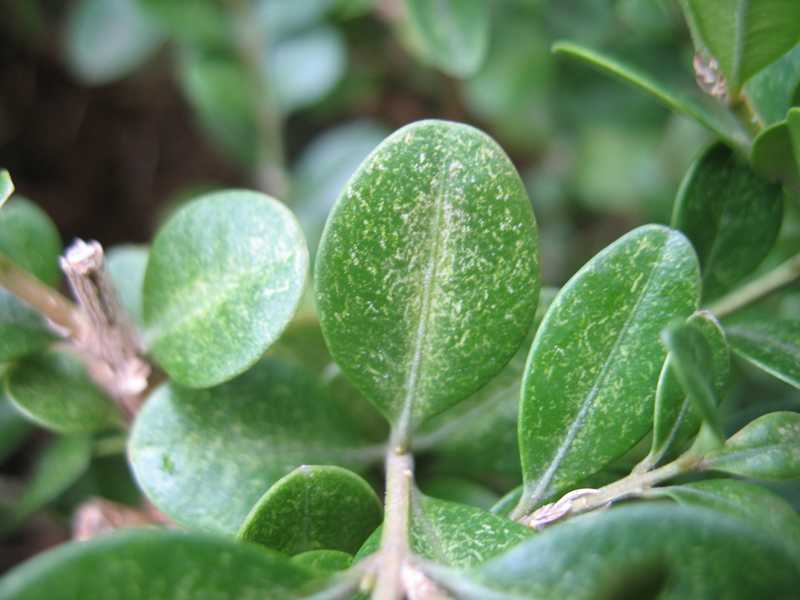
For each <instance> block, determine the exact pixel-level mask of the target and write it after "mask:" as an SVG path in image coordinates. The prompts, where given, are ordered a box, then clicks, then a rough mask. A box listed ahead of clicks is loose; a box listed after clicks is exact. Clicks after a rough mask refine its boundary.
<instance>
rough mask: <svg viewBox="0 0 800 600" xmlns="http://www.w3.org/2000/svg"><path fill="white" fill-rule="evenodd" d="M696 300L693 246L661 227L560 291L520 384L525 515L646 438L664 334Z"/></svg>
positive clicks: (605, 255) (635, 237) (631, 238)
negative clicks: (555, 492) (675, 319)
mask: <svg viewBox="0 0 800 600" xmlns="http://www.w3.org/2000/svg"><path fill="white" fill-rule="evenodd" d="M698 296H699V267H698V264H697V258H696V257H695V254H694V252H693V251H692V247H691V245H690V244H689V241H688V240H687V239H686V238H685V237H684V236H683V235H682V234H681V233H680V232H677V231H674V230H671V229H668V228H666V227H662V226H660V225H647V226H644V227H640V228H638V229H636V230H634V231H632V232H630V233H628V234H627V235H625V236H623V237H622V238H620V239H619V240H617V241H616V242H614V243H613V244H612V245H610V246H609V247H607V248H606V249H605V250H603V251H602V252H600V253H599V254H598V255H597V256H595V257H594V258H593V259H592V260H590V261H589V262H588V263H587V264H586V265H584V266H583V268H581V270H580V271H578V273H576V274H575V275H574V276H573V277H572V279H570V281H569V282H568V283H567V284H566V285H565V286H564V287H563V288H562V289H561V291H560V292H559V294H558V296H556V298H555V300H554V301H553V304H552V305H551V306H550V309H549V310H548V312H547V314H546V315H545V317H544V320H543V321H542V324H541V325H540V326H539V330H538V331H537V332H536V337H535V338H534V341H533V345H532V346H531V351H530V354H529V356H528V363H527V366H526V370H525V378H524V379H523V382H522V400H521V405H520V420H519V442H520V454H521V459H522V472H523V477H524V481H525V498H524V499H523V504H522V505H521V506H520V510H521V511H525V510H530V509H531V508H532V507H533V506H535V505H536V503H537V502H538V501H539V500H541V499H542V498H543V497H544V496H545V495H547V494H548V493H549V492H554V491H556V490H558V489H562V488H565V487H568V486H571V485H573V484H575V483H577V482H578V481H580V480H581V479H583V478H585V477H586V476H588V475H591V474H592V473H595V472H597V471H599V470H600V469H602V468H603V467H604V466H606V465H607V464H609V463H610V462H611V461H613V460H614V459H615V458H617V457H619V456H621V455H622V454H624V453H625V452H626V451H627V450H629V449H630V448H631V447H632V446H633V445H634V444H636V443H637V442H638V441H639V440H640V439H641V438H642V437H643V436H644V435H645V434H646V433H647V431H648V430H649V429H650V427H651V424H652V410H653V400H654V396H655V391H656V384H657V382H658V373H659V371H660V369H661V365H662V364H663V362H664V358H665V355H666V351H665V350H664V347H663V346H662V345H661V343H660V341H659V334H660V332H661V330H662V329H663V328H664V327H665V326H666V325H667V323H669V322H670V321H672V320H673V319H674V318H676V317H682V318H684V319H685V318H687V317H688V316H689V315H690V314H692V312H693V311H694V310H695V309H696V307H697V303H698ZM576 365H579V367H576Z"/></svg>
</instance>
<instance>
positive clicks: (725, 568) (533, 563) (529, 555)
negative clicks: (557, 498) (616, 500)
mask: <svg viewBox="0 0 800 600" xmlns="http://www.w3.org/2000/svg"><path fill="white" fill-rule="evenodd" d="M742 565H747V568H742ZM649 566H653V567H656V568H662V569H664V570H665V571H666V573H667V575H668V576H667V577H666V578H665V580H666V581H665V584H664V588H663V589H662V590H660V592H661V593H660V594H659V595H658V598H660V599H661V598H663V599H668V600H673V599H675V600H677V599H679V598H720V597H724V598H731V599H732V600H747V599H749V598H759V597H771V598H780V597H785V598H790V597H791V596H792V594H794V593H795V592H796V590H797V586H798V585H800V571H798V569H797V559H796V558H795V557H794V556H793V555H792V554H791V553H790V552H789V551H788V550H787V549H786V546H785V545H784V543H783V542H782V540H780V539H779V538H777V539H776V538H775V537H774V536H773V535H772V534H771V533H770V532H767V531H764V530H762V529H761V528H760V527H758V526H751V525H748V524H747V523H744V522H743V521H742V520H741V519H736V518H732V517H729V516H727V515H721V514H719V513H716V512H713V511H710V510H707V509H700V508H689V507H680V506H672V505H637V506H625V507H621V508H616V509H612V510H610V511H603V512H599V513H594V514H589V515H583V516H579V517H576V518H574V519H571V520H569V521H568V522H566V523H562V524H558V525H555V526H552V527H550V528H547V529H545V530H544V532H542V533H540V534H538V535H536V536H534V537H532V538H530V539H529V540H526V541H525V542H523V543H522V544H520V545H518V546H517V547H516V548H513V549H511V550H510V551H509V552H507V553H505V554H504V555H502V556H499V557H497V558H496V559H494V560H492V561H490V562H488V563H486V564H485V565H483V566H482V567H479V568H478V569H475V570H473V571H472V575H471V577H472V578H473V579H474V580H477V581H478V582H479V583H481V584H483V585H485V586H487V587H488V588H489V589H490V590H493V591H495V592H504V593H506V594H511V595H512V596H513V597H515V598H571V599H575V600H581V599H587V600H588V599H594V598H597V594H598V590H602V589H604V588H605V587H606V586H607V585H609V584H611V583H612V582H613V580H614V578H616V577H618V575H619V573H620V572H624V571H627V570H628V569H630V568H631V567H639V568H645V567H649Z"/></svg>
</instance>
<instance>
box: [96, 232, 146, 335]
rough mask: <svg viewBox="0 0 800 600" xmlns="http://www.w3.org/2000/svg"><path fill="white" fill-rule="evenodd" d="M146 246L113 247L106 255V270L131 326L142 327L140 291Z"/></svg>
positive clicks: (142, 283) (141, 289)
mask: <svg viewBox="0 0 800 600" xmlns="http://www.w3.org/2000/svg"><path fill="white" fill-rule="evenodd" d="M147 252H148V250H147V247H146V246H115V247H114V248H111V249H110V250H109V251H108V252H107V253H106V269H107V271H108V274H109V276H110V277H111V281H112V282H113V284H114V289H115V290H116V292H117V296H118V298H119V302H120V304H121V305H122V308H123V309H124V310H125V312H126V313H127V315H128V317H130V319H131V321H132V324H133V325H136V326H138V327H142V326H143V324H144V315H143V310H142V291H143V287H144V273H145V270H146V269H147Z"/></svg>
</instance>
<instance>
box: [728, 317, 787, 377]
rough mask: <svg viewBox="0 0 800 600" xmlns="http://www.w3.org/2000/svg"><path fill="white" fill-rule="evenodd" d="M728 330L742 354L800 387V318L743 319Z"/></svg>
mask: <svg viewBox="0 0 800 600" xmlns="http://www.w3.org/2000/svg"><path fill="white" fill-rule="evenodd" d="M725 332H726V333H727V334H728V338H729V339H730V341H731V346H733V351H734V352H735V353H736V354H737V355H738V356H740V357H742V358H743V359H745V360H746V361H747V362H749V363H752V364H754V365H756V366H757V367H759V368H760V369H763V370H764V371H766V372H767V373H769V374H771V375H774V376H775V377H777V378H778V379H780V380H781V381H785V382H786V383H788V384H789V385H793V386H794V387H796V388H800V321H790V320H788V319H777V318H770V319H758V320H749V319H739V320H736V321H734V322H732V323H731V324H730V325H728V324H727V323H726V324H725Z"/></svg>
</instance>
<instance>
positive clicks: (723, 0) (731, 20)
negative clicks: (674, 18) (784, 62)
mask: <svg viewBox="0 0 800 600" xmlns="http://www.w3.org/2000/svg"><path fill="white" fill-rule="evenodd" d="M683 6H684V10H686V13H687V19H688V20H689V22H690V24H691V26H692V32H693V33H694V35H695V36H696V37H697V38H698V39H696V40H695V41H696V42H699V44H700V45H701V46H704V47H705V49H707V50H708V52H709V53H710V54H711V55H712V56H713V57H714V58H716V59H717V61H718V62H719V67H720V69H721V70H722V72H723V74H724V75H725V78H726V80H727V84H728V89H729V90H730V91H731V92H733V93H734V94H735V93H736V92H738V90H739V88H741V87H742V85H744V83H745V82H746V81H747V80H748V79H750V78H751V77H752V76H753V75H755V74H756V73H758V72H759V71H760V70H761V69H763V68H764V67H766V66H767V65H769V64H770V63H771V62H773V61H775V60H777V59H778V58H779V57H780V56H781V55H782V54H784V53H785V52H786V51H788V50H789V49H791V48H792V47H793V46H795V45H796V44H797V43H798V42H800V4H798V3H797V2H795V0H685V1H684V3H683Z"/></svg>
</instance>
